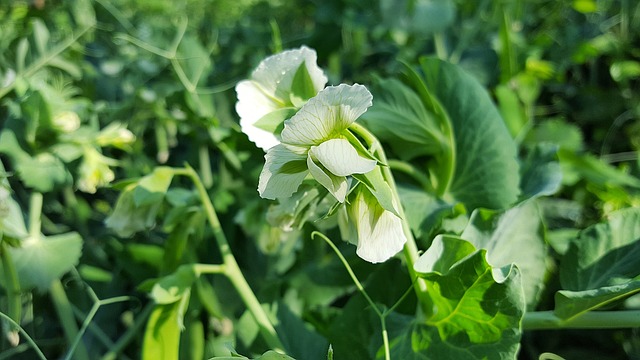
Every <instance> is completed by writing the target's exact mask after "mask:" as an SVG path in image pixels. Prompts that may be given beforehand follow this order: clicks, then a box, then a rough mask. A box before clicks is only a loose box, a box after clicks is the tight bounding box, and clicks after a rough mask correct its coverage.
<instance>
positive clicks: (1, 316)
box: [0, 312, 47, 360]
mask: <svg viewBox="0 0 640 360" xmlns="http://www.w3.org/2000/svg"><path fill="white" fill-rule="evenodd" d="M0 318H2V319H4V320H6V321H7V322H9V324H11V326H14V327H15V328H16V329H18V331H20V333H21V334H22V336H23V337H24V338H25V339H26V341H27V343H29V345H31V347H32V348H33V351H35V352H36V354H37V355H38V357H39V358H40V359H42V360H47V357H46V356H44V354H43V353H42V350H40V348H39V347H38V345H37V344H36V342H35V341H33V339H32V338H31V336H29V334H27V332H26V331H24V329H23V328H22V327H20V324H18V323H17V322H15V321H13V319H12V318H10V317H9V316H7V315H6V314H4V313H2V312H0Z"/></svg>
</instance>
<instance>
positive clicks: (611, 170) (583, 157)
mask: <svg viewBox="0 0 640 360" xmlns="http://www.w3.org/2000/svg"><path fill="white" fill-rule="evenodd" d="M558 157H559V158H560V165H561V166H562V171H563V172H564V173H577V174H578V175H579V176H580V177H582V178H584V179H585V180H587V181H590V182H592V183H595V184H598V185H622V186H631V187H634V188H640V179H638V178H637V177H635V176H632V175H629V174H627V173H625V172H622V171H620V170H619V169H617V168H615V167H613V166H611V165H609V164H607V163H605V162H603V161H601V160H599V159H598V158H596V157H594V156H593V155H590V154H577V153H575V152H573V151H569V150H565V149H560V151H559V152H558Z"/></svg>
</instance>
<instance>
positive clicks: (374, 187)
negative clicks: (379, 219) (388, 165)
mask: <svg viewBox="0 0 640 360" xmlns="http://www.w3.org/2000/svg"><path fill="white" fill-rule="evenodd" d="M353 177H354V178H355V179H357V180H358V181H360V182H361V183H363V184H364V185H365V186H366V187H367V189H369V191H371V194H373V196H375V197H376V199H377V200H378V203H380V206H382V208H383V209H385V210H387V211H390V212H391V213H393V214H394V215H395V216H398V217H400V215H399V214H398V209H397V208H396V206H398V204H395V203H394V202H393V192H392V191H391V187H390V186H389V184H388V183H387V182H386V181H385V180H384V176H383V175H382V169H381V168H380V167H379V166H377V167H375V168H374V169H373V170H371V171H369V172H368V173H365V174H354V175H353Z"/></svg>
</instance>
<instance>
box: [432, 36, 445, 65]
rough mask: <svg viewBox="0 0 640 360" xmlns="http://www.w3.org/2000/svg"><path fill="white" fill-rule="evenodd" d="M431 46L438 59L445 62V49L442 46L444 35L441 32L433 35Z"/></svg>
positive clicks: (443, 45)
mask: <svg viewBox="0 0 640 360" xmlns="http://www.w3.org/2000/svg"><path fill="white" fill-rule="evenodd" d="M433 44H434V46H435V48H436V56H438V59H441V60H447V47H446V46H445V44H444V34H443V33H442V32H441V31H438V32H436V33H435V34H433Z"/></svg>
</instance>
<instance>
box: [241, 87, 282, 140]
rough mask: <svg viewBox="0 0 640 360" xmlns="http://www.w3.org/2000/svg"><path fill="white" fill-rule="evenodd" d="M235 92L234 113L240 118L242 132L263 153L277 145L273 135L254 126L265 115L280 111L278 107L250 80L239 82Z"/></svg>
mask: <svg viewBox="0 0 640 360" xmlns="http://www.w3.org/2000/svg"><path fill="white" fill-rule="evenodd" d="M236 92H237V94H238V102H237V103H236V112H237V113H238V115H239V116H240V128H241V129H242V132H243V133H245V134H246V135H247V136H248V137H249V140H251V141H252V142H254V143H255V144H256V146H258V147H260V148H262V149H263V150H264V151H267V150H269V149H270V148H272V147H274V146H276V145H278V144H279V143H280V141H279V140H278V138H277V137H276V136H275V135H274V134H273V133H271V132H269V131H266V130H263V129H260V128H258V127H256V126H255V125H254V124H255V123H256V122H257V121H258V120H260V119H261V118H263V117H264V116H265V115H267V114H269V113H271V112H273V111H276V110H278V109H280V108H281V107H280V105H279V104H278V103H276V102H275V101H274V100H273V99H271V98H270V97H268V96H267V95H265V93H264V92H263V91H262V90H261V89H260V88H259V86H258V85H257V84H256V83H255V82H254V81H251V80H243V81H240V82H239V83H238V85H236Z"/></svg>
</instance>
